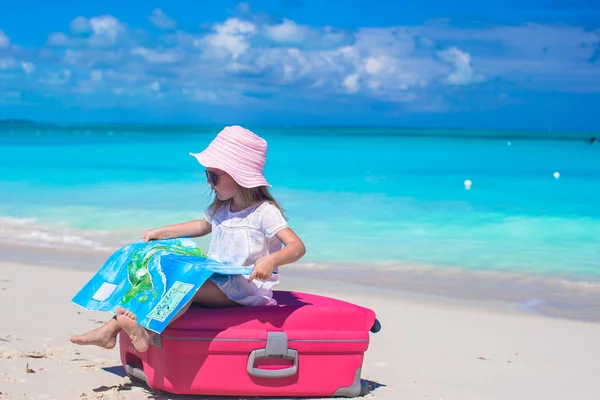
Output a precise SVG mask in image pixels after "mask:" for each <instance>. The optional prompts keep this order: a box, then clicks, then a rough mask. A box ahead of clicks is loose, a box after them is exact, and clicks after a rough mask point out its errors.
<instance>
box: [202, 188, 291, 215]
mask: <svg viewBox="0 0 600 400" xmlns="http://www.w3.org/2000/svg"><path fill="white" fill-rule="evenodd" d="M238 190H239V192H238V193H239V195H240V198H241V199H242V210H243V209H246V208H248V207H250V206H252V205H254V204H256V203H262V202H263V201H267V202H269V203H271V204H273V205H274V206H275V207H277V208H278V209H279V211H281V215H283V218H285V219H286V220H287V218H286V217H285V214H284V210H283V207H281V205H280V204H279V203H278V202H277V200H275V199H274V198H273V196H272V195H271V193H270V192H269V188H267V187H266V186H259V187H253V188H245V187H243V186H240V185H238ZM230 202H231V200H225V201H223V200H219V199H218V198H217V196H216V195H215V198H214V200H213V202H212V204H211V205H210V207H209V210H210V213H211V217H214V216H215V214H216V212H217V210H218V209H219V208H221V206H223V205H225V204H229V203H230Z"/></svg>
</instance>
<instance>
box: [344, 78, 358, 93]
mask: <svg viewBox="0 0 600 400" xmlns="http://www.w3.org/2000/svg"><path fill="white" fill-rule="evenodd" d="M342 84H343V85H344V87H345V88H346V90H347V91H348V92H349V93H356V92H358V74H352V75H348V76H347V77H345V78H344V81H343V82H342Z"/></svg>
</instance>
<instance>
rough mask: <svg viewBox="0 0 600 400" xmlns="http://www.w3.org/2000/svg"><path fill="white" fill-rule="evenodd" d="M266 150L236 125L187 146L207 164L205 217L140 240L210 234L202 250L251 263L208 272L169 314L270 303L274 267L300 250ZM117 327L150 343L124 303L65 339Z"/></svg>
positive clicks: (109, 335) (80, 339)
mask: <svg viewBox="0 0 600 400" xmlns="http://www.w3.org/2000/svg"><path fill="white" fill-rule="evenodd" d="M266 153H267V142H266V141H265V140H264V139H262V138H260V137H259V136H257V135H256V134H254V133H253V132H251V131H249V130H247V129H244V128H242V127H240V126H228V127H226V128H225V129H223V130H222V131H221V132H220V133H219V134H218V135H217V137H216V138H215V139H214V140H213V141H212V142H211V143H210V144H209V146H208V147H207V148H206V149H205V150H204V151H203V152H201V153H198V154H193V153H190V154H191V155H192V156H194V157H196V159H197V160H198V162H199V163H200V164H202V165H203V166H204V167H205V168H206V171H205V172H206V179H207V181H208V183H210V186H211V189H212V190H213V191H214V192H215V199H214V201H213V202H212V204H211V205H210V207H209V208H208V210H207V211H206V213H205V215H204V219H201V220H195V221H189V222H184V223H181V224H176V225H169V226H164V227H161V228H155V229H151V230H149V231H147V232H146V233H144V235H143V240H144V241H149V240H155V239H167V238H177V237H184V236H186V237H200V236H204V235H208V234H209V233H212V238H211V242H210V248H209V250H208V257H210V258H213V259H215V260H217V261H221V262H229V263H232V264H233V265H238V266H250V265H254V268H253V270H252V273H251V274H250V275H249V276H246V275H213V276H212V277H211V278H209V280H207V281H206V282H205V283H204V284H203V285H202V286H201V287H200V289H199V290H198V292H197V293H196V295H195V296H194V298H193V300H192V301H191V302H190V303H188V304H187V305H186V306H185V307H184V308H183V309H182V310H181V312H179V313H178V314H177V315H176V316H175V317H174V318H173V320H172V321H174V320H176V319H177V318H179V317H180V316H181V315H182V314H183V313H185V312H186V311H187V310H188V308H189V307H190V306H191V304H192V302H193V303H198V304H200V305H201V306H203V307H232V306H240V305H242V306H263V305H274V304H275V303H276V302H275V300H274V299H273V292H272V289H273V288H274V287H275V286H276V285H277V284H278V283H279V275H278V273H277V268H278V267H279V266H281V265H285V264H290V263H293V262H295V261H297V260H299V259H300V258H301V257H302V256H303V255H304V254H305V252H306V250H305V247H304V244H303V243H302V240H300V238H299V237H298V236H297V235H296V234H295V233H294V231H292V229H290V228H289V226H288V224H287V222H286V220H285V218H284V216H283V214H282V210H281V207H280V206H279V204H278V203H277V202H276V201H275V199H273V197H272V196H271V194H270V193H269V190H268V188H267V187H270V186H271V185H269V184H268V183H267V181H266V179H265V177H264V175H263V168H264V165H265V161H266ZM282 245H284V246H285V247H283V248H282ZM121 329H123V330H124V331H125V332H126V333H127V334H128V335H129V336H130V338H131V341H132V343H133V345H134V346H135V348H136V349H137V350H138V351H146V350H147V349H148V346H149V344H150V342H151V337H150V333H149V332H148V331H147V330H146V329H144V328H143V327H141V326H140V325H139V324H138V323H137V322H136V316H135V315H133V314H132V313H131V312H129V311H127V310H125V309H123V308H122V307H117V310H116V316H115V317H113V318H112V319H111V320H110V321H108V322H106V323H105V324H104V325H103V326H101V327H100V328H97V329H94V330H92V331H89V332H87V333H85V334H83V335H80V336H73V337H71V342H73V343H76V344H80V345H87V344H91V345H96V346H101V347H104V348H108V349H110V348H113V347H114V346H115V344H116V337H117V335H118V333H119V331H120V330H121Z"/></svg>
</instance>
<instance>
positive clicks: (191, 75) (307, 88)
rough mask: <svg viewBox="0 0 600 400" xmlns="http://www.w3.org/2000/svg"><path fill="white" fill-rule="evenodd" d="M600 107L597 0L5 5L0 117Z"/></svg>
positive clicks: (323, 115) (394, 114)
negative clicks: (475, 2) (474, 2)
mask: <svg viewBox="0 0 600 400" xmlns="http://www.w3.org/2000/svg"><path fill="white" fill-rule="evenodd" d="M216 4H218V5H216ZM599 109H600V1H598V0H573V1H566V0H557V1H542V0H535V1H532V0H525V1H515V0H508V1H504V2H495V3H494V4H492V3H487V2H479V3H478V4H475V5H474V4H473V3H472V2H466V1H462V0H456V1H453V2H448V1H438V0H435V1H427V0H424V1H419V2H392V1H377V0H370V1H349V0H345V1H342V0H328V1H318V0H277V1H276V0H270V1H253V2H234V1H219V2H200V1H194V2H192V1H187V2H186V1H177V2H173V1H170V2H166V1H154V2H152V1H140V0H129V1H126V2H122V1H119V2H117V1H112V0H106V1H102V2H91V1H58V2H55V3H53V4H52V5H51V6H50V5H49V3H48V2H42V1H39V0H38V1H33V0H20V1H19V2H9V3H8V4H3V6H2V12H1V13H0V118H30V119H35V120H43V121H57V122H156V123H219V124H221V123H241V124H259V123H260V124H301V125H328V124H335V125H399V126H422V127H447V126H451V127H465V128H523V129H576V130H582V129H584V130H600V118H598V116H597V114H598V112H597V110H599Z"/></svg>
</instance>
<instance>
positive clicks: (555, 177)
mask: <svg viewBox="0 0 600 400" xmlns="http://www.w3.org/2000/svg"><path fill="white" fill-rule="evenodd" d="M552 175H554V179H558V178H560V172H555V173H553V174H552Z"/></svg>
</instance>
